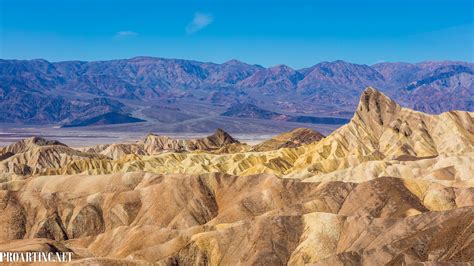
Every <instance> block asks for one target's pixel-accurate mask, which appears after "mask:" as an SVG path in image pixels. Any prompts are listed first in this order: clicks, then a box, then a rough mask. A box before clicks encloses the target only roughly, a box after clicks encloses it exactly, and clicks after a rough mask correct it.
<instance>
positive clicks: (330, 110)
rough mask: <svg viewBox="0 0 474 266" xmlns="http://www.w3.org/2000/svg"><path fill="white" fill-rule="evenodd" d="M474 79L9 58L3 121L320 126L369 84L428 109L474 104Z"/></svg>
mask: <svg viewBox="0 0 474 266" xmlns="http://www.w3.org/2000/svg"><path fill="white" fill-rule="evenodd" d="M473 81H474V64H473V63H468V62H452V61H443V62H423V63H417V64H410V63H380V64H375V65H372V66H368V65H359V64H353V63H348V62H344V61H334V62H322V63H318V64H316V65H314V66H312V67H309V68H304V69H299V70H296V69H292V68H290V67H288V66H285V65H279V66H275V67H270V68H264V67H262V66H259V65H250V64H246V63H243V62H240V61H237V60H231V61H228V62H225V63H223V64H215V63H204V62H197V61H190V60H178V59H163V58H153V57H136V58H132V59H126V60H111V61H96V62H82V61H67V62H55V63H53V62H48V61H46V60H41V59H40V60H0V114H1V115H0V122H1V123H19V124H54V125H64V126H75V125H76V126H77V125H82V126H84V125H88V123H89V122H90V123H89V124H104V123H122V122H127V123H129V122H139V121H143V120H145V121H148V122H150V123H154V122H157V123H159V122H163V121H166V123H182V122H183V121H187V120H189V121H192V120H193V121H194V120H196V119H203V118H204V117H207V116H222V115H223V117H226V116H227V117H239V118H246V114H248V116H249V117H248V118H252V119H268V118H270V119H278V117H280V118H281V117H293V118H294V117H301V116H303V117H309V118H305V119H303V121H295V122H303V123H304V122H308V121H309V122H310V123H312V122H311V121H313V118H315V117H316V118H317V117H320V116H324V117H335V118H349V117H351V116H352V114H353V112H354V111H355V108H356V105H357V102H358V96H359V95H360V93H361V92H362V91H363V90H364V89H365V88H366V87H368V86H373V87H376V88H378V89H379V90H381V91H382V92H384V93H386V94H387V95H389V96H391V97H393V98H394V99H396V100H397V101H399V102H400V103H401V104H402V105H404V106H406V107H410V108H413V109H415V110H419V111H423V112H429V113H441V112H444V111H448V110H453V109H457V110H466V111H474V82H473ZM239 106H241V107H239ZM259 112H260V113H259ZM221 114H222V115H221ZM316 118H315V119H316ZM229 119H230V118H229ZM343 120H344V121H346V120H345V119H343ZM314 121H316V122H317V120H314Z"/></svg>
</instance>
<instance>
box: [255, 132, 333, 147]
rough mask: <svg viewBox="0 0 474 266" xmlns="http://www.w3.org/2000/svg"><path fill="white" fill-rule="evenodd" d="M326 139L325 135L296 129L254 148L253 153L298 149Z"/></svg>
mask: <svg viewBox="0 0 474 266" xmlns="http://www.w3.org/2000/svg"><path fill="white" fill-rule="evenodd" d="M323 138H324V135H323V134H321V133H319V132H317V131H315V130H312V129H309V128H295V129H293V130H291V131H290V132H285V133H283V134H280V135H278V136H275V137H273V138H271V139H269V140H267V141H264V142H262V143H260V144H258V145H255V146H254V147H253V148H252V151H271V150H278V149H281V148H296V147H299V146H301V145H304V144H309V143H313V142H315V141H319V140H321V139H323Z"/></svg>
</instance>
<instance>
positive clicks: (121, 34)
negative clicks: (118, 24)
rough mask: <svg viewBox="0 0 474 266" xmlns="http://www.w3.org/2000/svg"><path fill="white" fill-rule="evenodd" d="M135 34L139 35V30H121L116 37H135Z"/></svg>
mask: <svg viewBox="0 0 474 266" xmlns="http://www.w3.org/2000/svg"><path fill="white" fill-rule="evenodd" d="M135 36H138V32H134V31H130V30H123V31H119V32H117V33H116V34H115V37H116V38H128V37H135Z"/></svg>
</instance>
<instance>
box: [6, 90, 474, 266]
mask: <svg viewBox="0 0 474 266" xmlns="http://www.w3.org/2000/svg"><path fill="white" fill-rule="evenodd" d="M473 122H474V115H473V114H472V113H469V112H460V111H452V112H448V113H443V114H441V115H428V114H424V113H420V112H415V111H412V110H409V109H405V108H402V107H400V106H399V105H398V104H396V103H395V102H393V101H392V100H391V99H390V98H388V97H386V96H385V95H383V94H382V93H380V92H378V91H376V90H375V89H373V88H368V89H367V90H365V91H364V93H363V94H362V96H361V100H360V104H359V107H358V108H357V111H356V113H355V114H354V117H353V118H352V120H351V121H350V122H349V123H348V124H347V125H344V126H342V127H341V128H339V129H337V130H336V131H334V132H333V133H332V134H330V135H329V136H327V137H325V138H322V136H321V137H320V136H319V135H318V134H315V133H314V132H309V131H306V130H302V129H298V130H295V131H293V132H290V133H287V134H283V135H280V136H277V137H274V138H273V139H272V140H269V141H267V142H264V143H263V144H260V145H257V146H254V147H250V146H249V145H246V144H242V143H238V142H237V141H236V140H235V139H233V138H232V137H231V136H230V135H228V134H227V133H225V132H223V131H221V130H218V131H217V132H216V134H214V135H212V136H210V137H208V138H203V139H195V140H174V139H171V138H168V137H162V136H156V135H148V136H147V137H146V138H145V139H144V140H143V141H138V142H136V143H131V144H111V145H97V146H94V147H89V148H83V149H81V151H79V150H74V149H71V148H69V147H67V146H65V145H64V144H61V143H59V142H54V141H46V140H43V139H39V138H31V139H27V140H24V141H21V142H18V143H16V144H13V145H10V146H7V147H4V148H1V149H0V173H1V175H0V177H1V180H0V225H1V226H0V250H2V251H25V250H35V251H55V250H60V251H70V252H73V253H74V261H73V262H72V263H71V264H78V265H81V264H103V265H116V264H128V265H144V264H147V263H155V264H159V265H176V264H184V265H195V264H197V265H237V264H240V265H250V264H265V265H284V264H288V265H302V264H317V265H345V264H354V265H359V264H367V265H386V264H391V265H398V264H412V263H416V262H430V263H436V262H472V261H474V248H473V247H474V245H473V243H474V234H473V228H474V222H473V221H474V123H473Z"/></svg>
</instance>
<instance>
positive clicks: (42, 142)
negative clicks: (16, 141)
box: [22, 137, 66, 146]
mask: <svg viewBox="0 0 474 266" xmlns="http://www.w3.org/2000/svg"><path fill="white" fill-rule="evenodd" d="M22 141H23V142H24V143H27V144H32V145H36V146H47V145H61V146H66V144H63V143H61V142H59V141H57V140H47V139H44V138H41V137H30V138H26V139H24V140H22Z"/></svg>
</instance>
